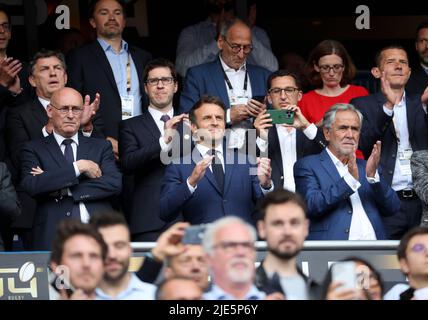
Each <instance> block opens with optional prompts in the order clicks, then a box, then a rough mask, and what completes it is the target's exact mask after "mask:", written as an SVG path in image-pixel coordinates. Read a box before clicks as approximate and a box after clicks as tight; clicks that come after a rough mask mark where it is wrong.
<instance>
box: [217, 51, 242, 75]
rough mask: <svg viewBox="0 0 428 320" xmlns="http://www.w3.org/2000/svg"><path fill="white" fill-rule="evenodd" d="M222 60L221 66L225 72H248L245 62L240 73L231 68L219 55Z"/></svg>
mask: <svg viewBox="0 0 428 320" xmlns="http://www.w3.org/2000/svg"><path fill="white" fill-rule="evenodd" d="M218 57H219V58H220V62H221V66H222V67H223V70H224V72H239V71H247V62H246V61H245V62H244V63H243V64H242V66H240V67H239V69H238V71H235V69H233V68H231V67H229V66H228V65H227V64H226V63H225V62H224V61H223V59H222V58H221V54H219V55H218Z"/></svg>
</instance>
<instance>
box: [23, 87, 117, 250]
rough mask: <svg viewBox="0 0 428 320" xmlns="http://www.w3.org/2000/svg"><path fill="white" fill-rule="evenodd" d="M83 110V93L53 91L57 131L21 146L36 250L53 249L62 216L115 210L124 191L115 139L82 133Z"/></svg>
mask: <svg viewBox="0 0 428 320" xmlns="http://www.w3.org/2000/svg"><path fill="white" fill-rule="evenodd" d="M83 110H84V108H83V99H82V96H81V95H80V93H79V92H77V91H76V90H74V89H72V88H67V87H65V88H62V89H59V90H57V91H55V92H54V93H53V95H52V97H51V99H50V103H49V105H48V106H47V109H46V111H47V114H48V117H49V119H50V120H51V122H52V125H53V133H52V134H51V135H49V136H47V137H45V138H42V139H39V140H34V141H30V142H29V143H27V144H25V145H24V146H23V148H22V151H21V169H22V170H21V178H22V180H21V185H22V187H23V189H24V190H25V191H26V192H28V194H30V195H31V196H32V197H34V198H35V199H36V201H37V211H36V216H35V218H34V226H33V249H34V250H49V249H50V246H51V243H52V236H53V234H54V230H55V229H56V227H57V225H58V224H59V222H60V221H62V220H65V219H77V220H80V221H82V222H88V220H89V218H90V216H91V215H92V214H93V213H94V212H96V211H98V210H103V209H106V210H107V209H112V208H111V205H110V203H109V200H110V198H111V197H113V196H115V195H117V194H119V193H120V191H121V186H122V176H121V174H120V172H119V170H118V168H117V167H116V164H115V161H114V157H113V152H112V146H111V144H110V143H109V142H107V141H105V140H104V139H96V138H87V137H85V136H84V135H83V134H80V133H79V128H80V122H81V117H82V113H83Z"/></svg>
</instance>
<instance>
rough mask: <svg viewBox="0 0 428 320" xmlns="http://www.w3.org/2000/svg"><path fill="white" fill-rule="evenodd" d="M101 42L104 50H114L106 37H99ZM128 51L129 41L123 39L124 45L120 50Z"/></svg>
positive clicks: (121, 51)
mask: <svg viewBox="0 0 428 320" xmlns="http://www.w3.org/2000/svg"><path fill="white" fill-rule="evenodd" d="M97 40H98V42H99V44H100V45H101V47H102V48H103V50H104V51H106V52H107V51H114V50H113V49H112V47H111V45H110V44H108V43H107V41H105V40H104V39H101V38H97ZM127 51H128V43H127V42H126V41H125V40H123V39H122V45H121V48H120V52H119V53H123V52H127Z"/></svg>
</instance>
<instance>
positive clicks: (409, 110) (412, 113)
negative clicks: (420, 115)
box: [406, 96, 422, 141]
mask: <svg viewBox="0 0 428 320" xmlns="http://www.w3.org/2000/svg"><path fill="white" fill-rule="evenodd" d="M417 101H418V103H415V100H412V99H408V97H407V96H406V114H407V128H408V130H409V140H410V141H411V140H413V139H412V137H413V134H414V129H415V121H416V117H417V114H416V111H417V108H422V106H420V105H419V104H420V101H419V100H417Z"/></svg>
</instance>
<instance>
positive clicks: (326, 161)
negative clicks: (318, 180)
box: [319, 149, 340, 182]
mask: <svg viewBox="0 0 428 320" xmlns="http://www.w3.org/2000/svg"><path fill="white" fill-rule="evenodd" d="M319 157H320V160H321V165H322V166H323V167H324V169H325V171H326V172H327V174H328V175H329V176H330V177H331V179H332V180H333V181H334V182H336V181H338V180H339V179H340V175H339V172H338V171H337V168H336V166H335V165H334V163H333V161H332V160H331V158H330V156H329V155H328V153H327V150H326V149H324V150H323V151H322V152H321V153H320V154H319Z"/></svg>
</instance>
